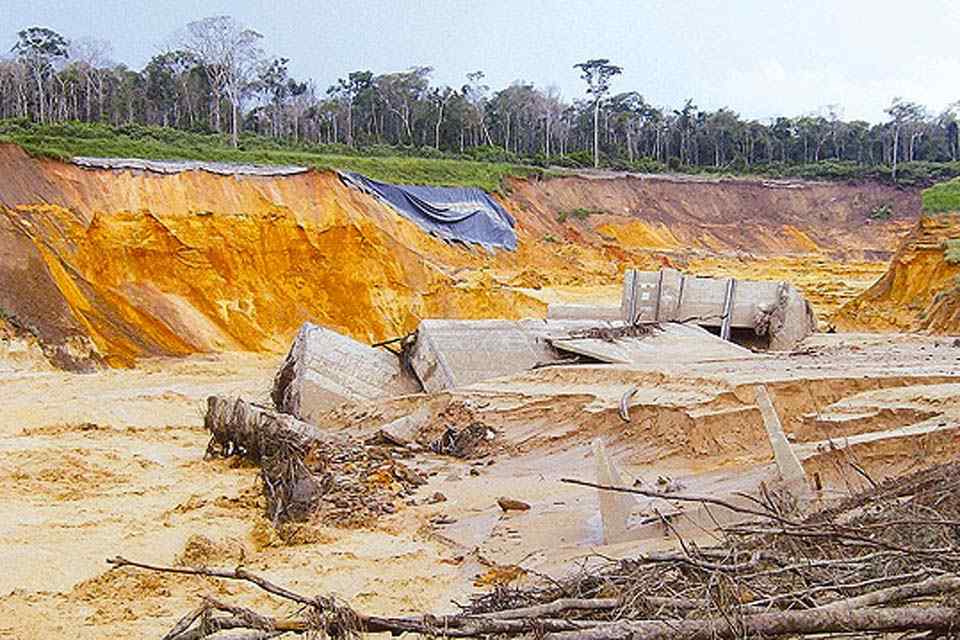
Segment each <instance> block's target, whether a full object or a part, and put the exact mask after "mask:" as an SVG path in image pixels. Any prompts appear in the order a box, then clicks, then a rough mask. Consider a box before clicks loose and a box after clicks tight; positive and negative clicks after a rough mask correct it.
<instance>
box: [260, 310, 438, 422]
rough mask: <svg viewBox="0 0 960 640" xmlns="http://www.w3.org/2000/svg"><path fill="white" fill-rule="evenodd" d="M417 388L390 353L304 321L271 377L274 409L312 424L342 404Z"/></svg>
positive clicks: (415, 391) (409, 391)
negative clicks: (278, 367) (323, 414)
mask: <svg viewBox="0 0 960 640" xmlns="http://www.w3.org/2000/svg"><path fill="white" fill-rule="evenodd" d="M420 390H421V389H420V385H419V384H418V383H417V381H416V380H415V379H414V377H413V376H411V375H408V374H406V373H405V372H404V371H403V368H402V366H401V363H400V359H399V358H397V356H395V355H394V354H392V353H390V352H388V351H384V350H382V349H374V348H373V347H369V346H367V345H365V344H362V343H360V342H357V341H356V340H353V339H352V338H348V337H347V336H344V335H341V334H339V333H337V332H336V331H333V330H332V329H328V328H327V327H323V326H320V325H316V324H311V323H309V322H308V323H305V324H304V325H303V326H302V327H300V331H299V332H298V333H297V337H296V338H295V339H294V341H293V345H292V346H291V347H290V352H289V353H288V354H287V357H286V359H285V360H284V361H283V364H282V365H281V366H280V369H279V371H278V372H277V375H276V377H275V378H274V383H273V391H272V392H271V397H272V398H273V403H274V406H276V408H277V410H278V411H281V412H283V413H288V414H290V415H292V416H295V417H297V418H299V419H300V420H305V421H307V422H312V421H313V420H315V419H316V418H317V417H318V416H319V415H320V414H321V413H323V412H324V411H327V410H329V409H330V408H331V407H333V406H335V405H337V404H340V403H342V402H345V401H353V402H359V401H362V400H371V399H374V398H382V397H389V396H400V395H406V394H410V393H418V392H419V391H420Z"/></svg>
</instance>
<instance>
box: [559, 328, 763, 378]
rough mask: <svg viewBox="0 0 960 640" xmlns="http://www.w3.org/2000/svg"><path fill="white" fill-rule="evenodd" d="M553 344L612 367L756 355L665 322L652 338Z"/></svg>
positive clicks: (566, 339) (703, 331)
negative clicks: (609, 364)
mask: <svg viewBox="0 0 960 640" xmlns="http://www.w3.org/2000/svg"><path fill="white" fill-rule="evenodd" d="M548 341H549V342H550V344H552V345H553V346H554V347H555V348H556V349H558V350H560V351H565V352H569V353H574V354H577V355H581V356H586V357H589V358H593V359H595V360H599V361H601V362H608V363H611V364H626V365H634V366H638V367H643V368H649V367H650V366H651V365H658V364H663V365H670V366H674V365H684V364H691V363H695V362H708V361H711V360H730V359H735V358H747V357H752V356H753V353H752V352H751V351H750V350H748V349H745V348H743V347H741V346H739V345H737V344H734V343H732V342H727V341H725V340H721V339H720V338H718V337H717V336H715V335H713V334H712V333H710V332H709V331H707V330H706V329H703V328H701V327H698V326H696V325H684V324H677V323H672V322H671V323H665V324H662V325H660V326H659V327H657V328H654V329H651V333H650V335H647V336H641V337H628V338H617V339H616V340H613V341H608V340H603V339H600V338H578V337H569V336H563V335H559V336H551V337H549V338H548Z"/></svg>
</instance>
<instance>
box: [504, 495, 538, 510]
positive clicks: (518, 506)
mask: <svg viewBox="0 0 960 640" xmlns="http://www.w3.org/2000/svg"><path fill="white" fill-rule="evenodd" d="M497 504H498V505H500V508H501V509H503V510H504V511H529V510H530V505H529V504H527V503H526V502H523V501H521V500H515V499H513V498H504V497H500V498H497Z"/></svg>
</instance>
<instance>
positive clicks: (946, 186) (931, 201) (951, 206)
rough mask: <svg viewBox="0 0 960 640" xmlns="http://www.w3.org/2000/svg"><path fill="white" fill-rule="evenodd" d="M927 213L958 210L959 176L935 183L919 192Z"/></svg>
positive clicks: (959, 209) (959, 207)
mask: <svg viewBox="0 0 960 640" xmlns="http://www.w3.org/2000/svg"><path fill="white" fill-rule="evenodd" d="M921 197H922V199H923V210H924V211H925V212H927V213H943V212H946V211H960V178H954V179H953V180H948V181H946V182H941V183H939V184H935V185H933V186H932V187H930V188H929V189H924V191H923V193H922V194H921Z"/></svg>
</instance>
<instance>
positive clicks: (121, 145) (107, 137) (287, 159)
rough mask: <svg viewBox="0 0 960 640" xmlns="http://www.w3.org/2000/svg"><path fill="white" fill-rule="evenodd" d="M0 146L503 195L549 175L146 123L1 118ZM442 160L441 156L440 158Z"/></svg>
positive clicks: (420, 153)
mask: <svg viewBox="0 0 960 640" xmlns="http://www.w3.org/2000/svg"><path fill="white" fill-rule="evenodd" d="M0 142H12V143H15V144H18V145H20V146H21V147H23V149H24V150H26V151H27V153H30V154H31V155H33V156H36V157H45V158H55V159H59V160H68V159H70V158H73V157H76V156H90V157H96V158H143V159H145V160H205V161H208V162H237V163H250V164H263V165H284V164H296V165H302V166H306V167H312V168H315V169H340V170H343V171H356V172H358V173H362V174H364V175H366V176H368V177H370V178H373V179H374V180H381V181H383V182H395V183H412V184H428V185H436V186H462V187H480V188H481V189H486V190H487V191H501V190H502V188H503V186H502V185H503V178H505V177H507V176H517V177H526V176H530V175H534V174H538V173H540V172H541V171H542V170H541V169H539V168H536V167H532V166H529V165H520V164H515V163H510V162H486V161H477V160H468V159H461V158H455V157H447V156H445V155H444V154H442V153H439V152H437V151H436V150H435V149H432V148H430V149H429V150H424V149H413V148H410V149H407V148H403V147H373V148H368V149H362V150H358V149H351V148H350V147H347V146H345V145H313V144H307V143H293V142H289V143H283V142H278V141H277V140H274V139H270V138H266V137H262V136H257V135H252V134H244V135H243V136H241V138H240V145H239V148H237V149H234V148H233V147H232V146H230V144H229V138H228V136H226V135H220V134H208V133H193V132H188V131H181V130H178V129H171V128H168V127H153V126H144V125H137V124H134V125H122V126H109V125H104V124H90V123H80V122H65V123H54V124H45V125H39V124H36V123H32V122H28V121H25V120H22V119H18V120H0ZM437 155H439V156H440V157H436V156H437Z"/></svg>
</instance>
